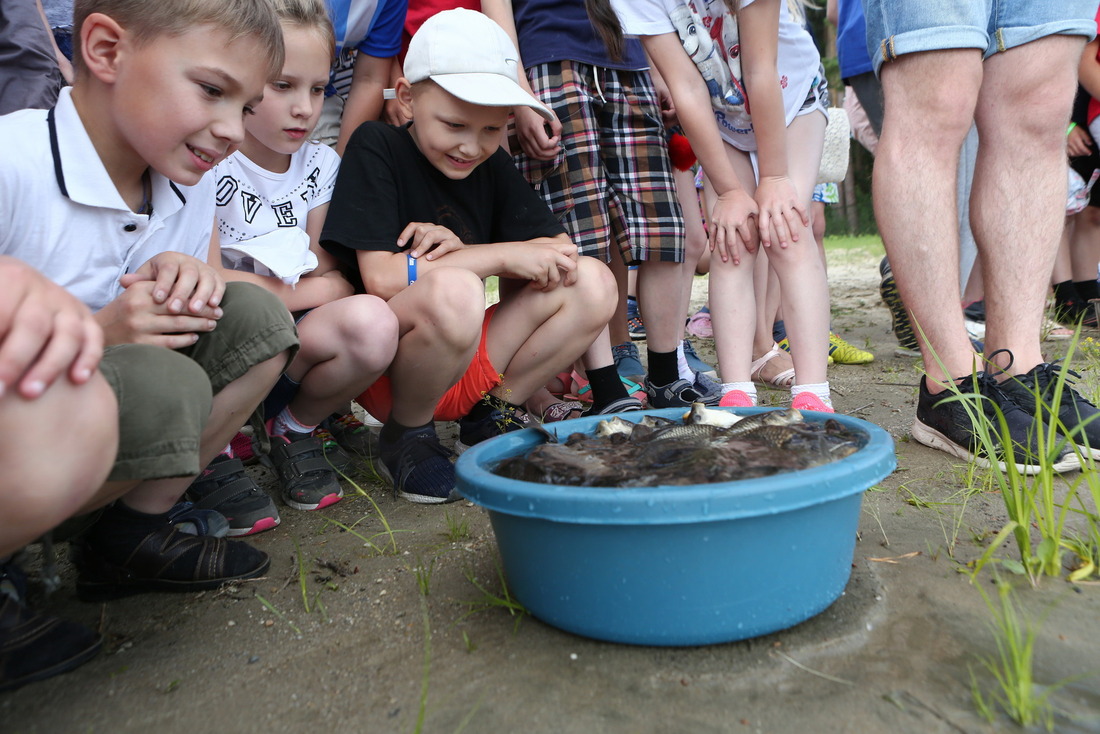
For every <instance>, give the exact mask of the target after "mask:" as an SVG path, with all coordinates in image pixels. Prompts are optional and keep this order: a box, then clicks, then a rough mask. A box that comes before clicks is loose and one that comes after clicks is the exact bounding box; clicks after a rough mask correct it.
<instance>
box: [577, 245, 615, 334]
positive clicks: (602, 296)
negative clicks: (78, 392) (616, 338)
mask: <svg viewBox="0 0 1100 734" xmlns="http://www.w3.org/2000/svg"><path fill="white" fill-rule="evenodd" d="M573 290H574V291H575V292H574V293H571V294H570V297H571V298H574V299H576V298H580V299H581V302H582V303H583V304H584V306H585V309H591V310H592V311H593V312H595V313H594V314H593V315H594V317H595V318H596V319H597V320H600V319H602V321H603V322H604V323H606V322H607V320H608V319H610V318H611V316H612V314H613V313H614V312H615V306H616V304H617V301H618V294H619V290H618V286H617V285H616V284H615V276H614V274H613V273H612V272H611V269H610V268H609V267H607V265H605V264H604V263H602V262H600V261H599V260H597V259H596V258H593V257H581V258H578V261H577V282H576V283H575V284H574V285H573Z"/></svg>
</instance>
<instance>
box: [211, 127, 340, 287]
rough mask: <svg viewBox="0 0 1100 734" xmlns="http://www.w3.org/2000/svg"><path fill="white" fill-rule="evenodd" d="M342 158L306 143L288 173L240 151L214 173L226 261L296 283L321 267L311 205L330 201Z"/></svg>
mask: <svg viewBox="0 0 1100 734" xmlns="http://www.w3.org/2000/svg"><path fill="white" fill-rule="evenodd" d="M339 167H340V157H339V156H338V155H336V153H335V152H334V151H333V150H332V149H331V148H329V147H328V146H327V145H321V144H320V143H306V144H305V145H303V146H302V147H301V148H300V149H299V150H298V152H296V153H295V154H294V155H292V156H291V158H290V167H289V168H288V169H287V171H286V172H285V173H274V172H272V171H269V170H267V169H265V168H261V167H260V166H258V165H256V164H255V163H253V162H252V161H251V160H249V159H248V158H247V157H245V155H244V154H243V153H241V152H240V151H237V152H236V153H234V154H233V155H231V156H229V157H228V158H226V159H225V160H224V161H222V162H221V163H219V164H218V165H217V166H216V167H215V168H214V172H213V178H214V181H215V185H216V201H217V217H218V236H219V237H220V240H221V247H222V263H223V264H224V265H225V266H226V267H228V268H232V269H235V270H246V271H249V272H254V273H258V274H260V275H273V276H275V277H278V278H280V279H282V280H283V281H284V282H285V283H288V284H290V285H293V284H294V283H296V282H297V281H298V278H299V277H301V276H302V275H304V274H305V273H308V272H310V271H311V270H313V269H314V268H316V267H317V257H316V255H314V254H313V253H312V252H311V251H310V249H309V235H307V234H306V231H305V227H306V220H307V219H308V217H309V212H310V210H312V209H314V208H315V207H318V206H321V205H322V204H326V203H328V201H329V199H331V198H332V188H333V185H334V184H335V183H336V173H337V171H338V170H339Z"/></svg>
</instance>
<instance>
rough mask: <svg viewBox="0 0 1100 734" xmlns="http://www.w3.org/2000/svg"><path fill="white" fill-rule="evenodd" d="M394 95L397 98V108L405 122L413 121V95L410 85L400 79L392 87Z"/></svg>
mask: <svg viewBox="0 0 1100 734" xmlns="http://www.w3.org/2000/svg"><path fill="white" fill-rule="evenodd" d="M394 93H395V96H396V97H397V106H398V107H399V108H400V109H401V114H402V115H404V116H405V119H406V120H411V119H413V93H412V84H410V83H409V80H408V79H406V78H405V77H401V78H400V79H398V80H397V83H396V84H395V85H394Z"/></svg>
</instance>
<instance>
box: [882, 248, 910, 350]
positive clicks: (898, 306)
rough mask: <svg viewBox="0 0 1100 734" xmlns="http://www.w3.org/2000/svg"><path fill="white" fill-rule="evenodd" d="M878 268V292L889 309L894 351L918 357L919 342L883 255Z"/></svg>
mask: <svg viewBox="0 0 1100 734" xmlns="http://www.w3.org/2000/svg"><path fill="white" fill-rule="evenodd" d="M878 269H879V272H880V273H881V274H882V282H881V283H879V293H881V294H882V301H883V303H885V304H886V307H887V308H888V309H890V322H891V328H892V329H893V330H894V337H895V338H896V339H897V340H898V346H897V349H896V350H895V353H896V354H897V355H898V356H901V357H919V356H920V344H919V343H918V342H917V335H916V334H915V333H914V332H913V325H912V324H911V323H909V313H908V312H907V311H906V310H905V304H904V303H902V301H901V294H900V293H898V284H897V282H895V281H894V272H893V270H891V269H890V261H889V260H888V259H887V258H885V257H884V258H882V261H881V262H880V263H879V266H878Z"/></svg>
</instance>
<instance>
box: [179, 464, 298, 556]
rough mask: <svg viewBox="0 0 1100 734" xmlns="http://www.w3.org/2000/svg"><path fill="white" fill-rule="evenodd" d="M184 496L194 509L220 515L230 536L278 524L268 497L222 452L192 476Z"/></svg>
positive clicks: (241, 466) (257, 531)
mask: <svg viewBox="0 0 1100 734" xmlns="http://www.w3.org/2000/svg"><path fill="white" fill-rule="evenodd" d="M186 497H187V499H188V500H190V501H191V502H194V503H195V507H196V508H198V509H201V510H216V511H217V512H219V513H220V514H222V515H224V516H225V519H227V520H228V521H229V530H228V533H227V534H228V535H229V536H230V537H239V536H242V535H252V534H254V533H259V532H262V531H264V530H270V529H271V528H273V527H275V526H276V525H278V524H279V511H278V510H277V509H275V503H274V502H273V501H272V500H271V497H269V496H268V494H267V492H264V491H263V490H262V489H260V487H259V485H257V484H256V482H255V481H254V480H253V479H252V477H250V476H248V473H247V472H246V471H245V468H244V464H242V463H241V460H240V459H231V458H229V457H228V456H226V455H225V454H221V455H219V456H216V457H214V460H213V461H211V462H210V465H209V466H207V467H206V469H204V470H203V471H202V473H201V474H199V475H198V476H197V477H195V480H194V481H193V482H191V486H190V487H188V488H187V493H186Z"/></svg>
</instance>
